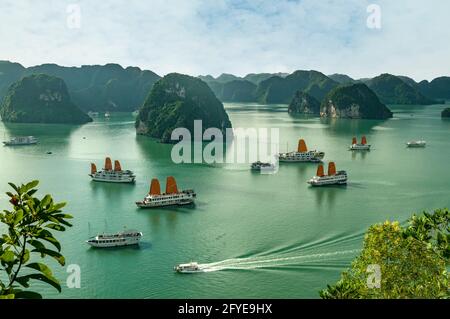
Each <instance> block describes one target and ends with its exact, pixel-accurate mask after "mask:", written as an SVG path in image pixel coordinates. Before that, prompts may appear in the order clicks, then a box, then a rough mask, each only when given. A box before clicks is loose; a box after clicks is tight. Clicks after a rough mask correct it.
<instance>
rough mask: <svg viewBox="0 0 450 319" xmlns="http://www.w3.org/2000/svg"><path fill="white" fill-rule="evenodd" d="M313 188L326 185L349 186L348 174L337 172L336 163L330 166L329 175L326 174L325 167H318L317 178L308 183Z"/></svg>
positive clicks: (331, 163)
mask: <svg viewBox="0 0 450 319" xmlns="http://www.w3.org/2000/svg"><path fill="white" fill-rule="evenodd" d="M308 184H310V185H311V186H326V185H344V184H347V172H346V171H338V172H336V165H335V164H334V162H330V163H329V164H328V175H325V174H324V171H323V165H322V164H320V165H319V167H317V173H316V176H314V177H313V178H311V179H310V180H309V181H308Z"/></svg>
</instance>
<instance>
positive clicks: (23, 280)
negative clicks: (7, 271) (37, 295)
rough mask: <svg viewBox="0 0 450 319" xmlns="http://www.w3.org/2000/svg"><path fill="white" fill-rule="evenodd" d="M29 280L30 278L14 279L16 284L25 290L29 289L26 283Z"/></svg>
mask: <svg viewBox="0 0 450 319" xmlns="http://www.w3.org/2000/svg"><path fill="white" fill-rule="evenodd" d="M29 280H30V278H27V277H24V276H22V277H16V282H17V283H19V284H20V285H22V286H23V287H25V288H28V287H30V285H29V284H28V281H29Z"/></svg>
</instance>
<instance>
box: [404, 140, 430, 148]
mask: <svg viewBox="0 0 450 319" xmlns="http://www.w3.org/2000/svg"><path fill="white" fill-rule="evenodd" d="M426 145H427V142H425V141H423V140H422V141H410V142H408V143H406V146H407V147H425V146H426Z"/></svg>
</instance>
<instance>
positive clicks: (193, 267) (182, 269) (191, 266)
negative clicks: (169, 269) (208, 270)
mask: <svg viewBox="0 0 450 319" xmlns="http://www.w3.org/2000/svg"><path fill="white" fill-rule="evenodd" d="M173 270H175V271H176V272H179V273H195V272H201V269H200V267H199V265H198V263H196V262H190V263H188V264H179V265H177V266H175V267H174V269H173Z"/></svg>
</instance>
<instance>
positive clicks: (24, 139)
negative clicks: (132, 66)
mask: <svg viewBox="0 0 450 319" xmlns="http://www.w3.org/2000/svg"><path fill="white" fill-rule="evenodd" d="M37 142H38V139H37V138H36V137H34V136H16V137H13V138H11V139H10V140H9V141H4V142H3V144H4V145H5V146H18V145H33V144H37Z"/></svg>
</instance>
